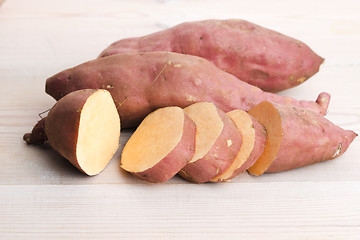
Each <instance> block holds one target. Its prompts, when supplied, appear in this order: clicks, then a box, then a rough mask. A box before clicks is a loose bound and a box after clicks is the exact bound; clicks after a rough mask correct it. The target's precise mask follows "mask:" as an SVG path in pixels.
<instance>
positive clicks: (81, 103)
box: [24, 89, 120, 176]
mask: <svg viewBox="0 0 360 240" xmlns="http://www.w3.org/2000/svg"><path fill="white" fill-rule="evenodd" d="M119 138H120V118H119V114H118V112H117V110H116V107H115V104H114V101H113V99H112V97H111V95H110V93H109V92H108V91H106V90H98V89H97V90H92V89H85V90H79V91H75V92H72V93H69V94H68V95H66V96H65V97H63V98H62V99H60V100H59V101H58V102H57V103H56V104H55V105H54V107H53V108H52V109H51V110H50V112H49V114H48V116H47V117H46V118H44V119H42V120H41V121H40V122H39V123H38V124H37V125H35V127H34V129H33V131H32V133H31V134H25V135H24V140H25V141H26V142H28V143H29V144H37V143H42V142H43V141H44V140H46V139H47V140H48V142H49V144H50V145H51V147H52V148H53V149H54V150H56V151H57V152H58V153H60V154H61V155H62V156H63V157H65V158H66V159H67V160H69V161H70V163H71V164H73V165H74V166H75V167H77V168H78V169H79V170H81V171H82V172H84V173H86V174H87V175H90V176H92V175H96V174H98V173H100V172H101V171H102V170H103V169H104V168H105V167H106V165H107V164H108V163H109V161H110V160H111V158H112V157H113V155H114V153H115V152H116V150H117V149H118V146H119Z"/></svg>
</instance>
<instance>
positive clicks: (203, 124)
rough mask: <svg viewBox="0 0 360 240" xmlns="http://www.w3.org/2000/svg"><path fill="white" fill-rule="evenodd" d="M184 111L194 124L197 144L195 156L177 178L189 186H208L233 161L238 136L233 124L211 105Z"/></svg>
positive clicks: (193, 106) (193, 107)
mask: <svg viewBox="0 0 360 240" xmlns="http://www.w3.org/2000/svg"><path fill="white" fill-rule="evenodd" d="M184 111H185V112H186V114H187V115H188V116H189V117H190V118H191V119H192V120H194V122H195V124H196V129H197V131H196V144H195V153H194V156H193V157H192V159H191V160H190V161H189V163H188V164H187V165H186V166H185V167H184V168H183V169H182V170H181V171H180V172H179V175H180V176H181V177H183V178H184V179H186V180H188V181H191V182H195V183H202V182H207V181H209V180H211V179H212V178H213V177H215V176H216V175H218V174H221V173H223V172H224V171H225V170H226V169H227V168H228V167H229V166H230V164H231V163H232V162H233V161H234V159H235V156H236V154H237V152H238V151H239V149H240V145H241V135H240V132H239V131H238V130H237V128H236V126H235V124H234V123H233V122H232V120H231V119H230V118H229V117H227V116H226V114H225V113H224V112H223V111H222V110H220V109H218V108H217V107H216V106H215V105H214V104H213V103H209V102H199V103H195V104H192V105H190V106H189V107H186V108H185V109H184Z"/></svg>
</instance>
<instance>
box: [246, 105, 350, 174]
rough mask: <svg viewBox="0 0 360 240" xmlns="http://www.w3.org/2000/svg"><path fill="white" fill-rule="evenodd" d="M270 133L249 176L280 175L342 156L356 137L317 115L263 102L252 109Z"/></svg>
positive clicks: (250, 169)
mask: <svg viewBox="0 0 360 240" xmlns="http://www.w3.org/2000/svg"><path fill="white" fill-rule="evenodd" d="M249 114H251V115H252V116H253V117H254V118H255V119H257V120H258V121H259V122H260V123H261V124H262V125H263V126H264V127H265V129H266V131H267V139H266V143H265V149H264V151H263V153H262V155H261V156H260V157H259V159H258V160H257V161H256V162H255V164H254V165H253V166H252V167H250V168H249V169H248V171H249V173H250V174H253V175H261V174H263V173H264V172H280V171H286V170H290V169H293V168H298V167H303V166H307V165H310V164H313V163H317V162H321V161H325V160H330V159H334V158H337V157H339V156H340V155H342V154H343V153H344V152H345V151H346V149H347V148H348V147H349V145H350V143H351V142H352V141H353V140H354V138H355V137H356V136H357V134H356V133H355V132H353V131H349V130H344V129H342V128H340V127H338V126H336V125H335V124H333V123H331V122H330V121H329V120H327V119H326V118H324V117H323V116H320V115H318V114H316V113H314V112H311V111H308V110H305V109H302V108H300V107H295V106H283V105H279V104H274V103H270V102H267V101H264V102H262V103H260V104H258V105H256V106H255V107H253V108H251V109H250V110H249Z"/></svg>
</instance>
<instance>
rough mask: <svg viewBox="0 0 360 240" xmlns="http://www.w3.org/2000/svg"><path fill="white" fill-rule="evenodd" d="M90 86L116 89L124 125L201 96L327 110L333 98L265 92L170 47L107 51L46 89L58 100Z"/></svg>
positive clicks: (233, 103)
mask: <svg viewBox="0 0 360 240" xmlns="http://www.w3.org/2000/svg"><path fill="white" fill-rule="evenodd" d="M85 88H92V89H95V88H103V89H107V90H108V91H109V92H110V93H111V95H112V97H113V99H114V101H115V104H116V108H117V109H118V111H119V114H120V119H121V124H122V127H123V128H126V127H134V126H137V125H138V124H139V123H140V122H141V120H142V119H144V118H145V116H146V115H148V114H149V113H150V112H152V111H154V110H155V109H158V108H161V107H167V106H179V107H181V108H185V107H187V106H189V105H191V104H193V103H196V102H212V103H214V104H215V105H216V106H217V107H219V108H220V109H222V110H223V111H225V112H229V111H231V110H234V109H242V110H245V111H247V110H249V109H250V108H251V107H253V106H254V105H256V104H258V103H260V102H262V101H264V100H268V101H271V102H276V103H281V104H288V105H297V106H302V107H304V108H307V109H310V110H312V111H314V112H318V113H321V114H325V113H326V109H327V106H328V104H329V99H330V95H329V94H327V93H322V94H320V95H319V96H318V98H317V100H316V102H309V101H297V100H295V99H292V98H290V97H284V96H279V95H275V94H272V93H267V92H263V91H262V90H261V89H259V88H257V87H254V86H251V85H249V84H247V83H244V82H242V81H239V80H238V79H237V78H236V77H234V76H233V75H231V74H228V73H226V72H224V71H222V70H220V69H219V68H217V67H216V66H215V65H214V64H212V63H211V62H209V61H207V60H206V59H203V58H200V57H196V56H191V55H184V54H178V53H170V52H148V53H122V54H116V55H112V56H108V57H103V58H99V59H95V60H92V61H88V62H86V63H83V64H81V65H78V66H76V67H74V68H70V69H67V70H64V71H62V72H60V73H58V74H56V75H54V76H52V77H50V78H48V79H47V81H46V92H47V93H48V94H50V95H51V96H53V97H54V98H55V99H56V100H58V99H60V98H61V97H63V96H65V95H66V94H68V93H70V92H73V91H76V90H79V89H85Z"/></svg>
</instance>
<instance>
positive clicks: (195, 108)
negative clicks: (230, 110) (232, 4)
mask: <svg viewBox="0 0 360 240" xmlns="http://www.w3.org/2000/svg"><path fill="white" fill-rule="evenodd" d="M184 111H185V113H186V114H187V115H188V116H189V117H190V118H191V119H192V120H193V121H194V122H195V124H196V129H197V130H196V145H195V154H194V156H193V158H192V159H191V160H190V163H192V162H195V161H197V160H199V159H201V158H203V157H204V156H205V155H206V153H208V152H209V150H210V149H211V147H212V146H213V145H214V143H215V141H216V139H217V138H218V137H219V135H220V133H221V131H222V129H223V127H224V123H223V121H222V119H221V117H220V116H219V114H218V111H217V108H216V106H215V105H214V104H212V103H208V102H201V103H196V104H193V105H190V106H189V107H186V108H185V109H184Z"/></svg>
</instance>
